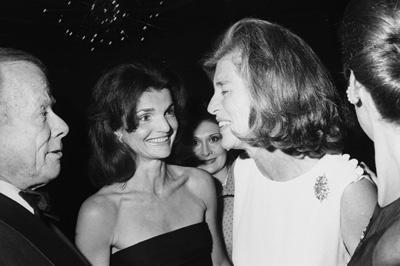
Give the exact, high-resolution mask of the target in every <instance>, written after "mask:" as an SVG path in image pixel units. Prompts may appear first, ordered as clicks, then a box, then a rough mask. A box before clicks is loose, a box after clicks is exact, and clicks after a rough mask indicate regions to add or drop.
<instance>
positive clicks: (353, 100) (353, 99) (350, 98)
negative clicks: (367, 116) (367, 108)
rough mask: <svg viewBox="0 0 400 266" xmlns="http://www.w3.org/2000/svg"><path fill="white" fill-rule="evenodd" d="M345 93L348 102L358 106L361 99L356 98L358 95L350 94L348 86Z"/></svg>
mask: <svg viewBox="0 0 400 266" xmlns="http://www.w3.org/2000/svg"><path fill="white" fill-rule="evenodd" d="M346 94H347V100H348V101H349V103H351V104H353V105H356V106H358V107H360V106H361V100H360V98H358V97H357V96H355V95H351V93H350V88H347V90H346Z"/></svg>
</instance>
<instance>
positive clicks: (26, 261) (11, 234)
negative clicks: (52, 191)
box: [0, 193, 90, 266]
mask: <svg viewBox="0 0 400 266" xmlns="http://www.w3.org/2000/svg"><path fill="white" fill-rule="evenodd" d="M3 265H4V266H25V265H26V266H28V265H29V266H50V265H57V266H58V265H61V266H63V265H65V266H81V265H85V266H89V265H90V264H89V263H88V262H87V260H85V258H84V257H83V255H82V254H81V253H80V252H79V251H78V250H77V249H76V248H75V247H74V246H73V245H72V243H70V242H68V240H67V239H66V238H65V237H64V239H63V238H62V237H60V236H59V235H58V234H57V233H55V232H54V231H53V230H51V229H50V228H49V227H47V226H46V225H45V224H44V223H43V222H42V221H41V220H39V219H38V218H37V217H36V216H35V215H33V214H32V213H31V212H29V211H28V210H27V209H25V208H24V207H23V206H21V205H20V204H18V203H17V202H15V201H13V200H12V199H10V198H8V197H6V196H4V195H3V194H1V193H0V266H3Z"/></svg>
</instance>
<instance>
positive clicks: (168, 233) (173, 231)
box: [112, 221, 206, 255]
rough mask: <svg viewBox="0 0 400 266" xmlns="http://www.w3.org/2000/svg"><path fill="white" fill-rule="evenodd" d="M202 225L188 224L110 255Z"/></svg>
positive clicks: (201, 223)
mask: <svg viewBox="0 0 400 266" xmlns="http://www.w3.org/2000/svg"><path fill="white" fill-rule="evenodd" d="M203 224H206V222H204V221H203V222H199V223H194V224H190V225H187V226H183V227H181V228H178V229H174V230H172V231H169V232H166V233H163V234H160V235H156V236H153V237H150V238H147V239H145V240H142V241H140V242H138V243H136V244H133V245H130V246H128V247H126V248H123V249H120V250H118V251H116V252H114V253H113V254H112V255H116V254H117V253H122V252H123V251H126V250H128V249H131V248H136V247H138V246H141V245H145V244H146V243H148V242H150V241H154V240H156V239H161V238H165V237H168V236H169V235H171V234H174V233H178V232H181V231H186V230H188V229H191V228H192V227H197V226H203Z"/></svg>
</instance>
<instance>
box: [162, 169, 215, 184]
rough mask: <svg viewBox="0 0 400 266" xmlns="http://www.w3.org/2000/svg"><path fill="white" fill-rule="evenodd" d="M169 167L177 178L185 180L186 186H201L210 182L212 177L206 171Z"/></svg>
mask: <svg viewBox="0 0 400 266" xmlns="http://www.w3.org/2000/svg"><path fill="white" fill-rule="evenodd" d="M169 167H171V169H173V171H174V172H175V173H176V176H177V178H184V179H186V181H187V182H188V184H195V185H201V184H207V183H209V182H212V178H213V177H212V176H211V175H210V174H209V173H208V172H207V171H204V170H201V169H198V168H194V167H185V166H178V165H170V166H169Z"/></svg>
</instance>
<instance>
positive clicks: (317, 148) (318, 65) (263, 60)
mask: <svg viewBox="0 0 400 266" xmlns="http://www.w3.org/2000/svg"><path fill="white" fill-rule="evenodd" d="M235 53H236V54H237V55H238V60H237V62H234V63H235V64H236V66H237V70H238V73H240V75H241V76H242V77H243V78H244V80H245V81H246V84H247V86H248V90H249V96H250V100H251V106H250V118H249V126H250V129H251V130H252V132H254V134H252V135H251V136H238V137H240V138H241V139H243V140H244V141H246V142H248V143H249V144H251V145H252V146H255V147H263V148H266V149H269V150H274V149H280V150H282V151H283V152H285V153H287V154H289V155H292V156H309V157H311V158H321V157H322V156H323V155H325V154H326V153H329V154H336V153H340V152H341V151H342V149H343V132H344V131H343V126H344V125H343V124H344V123H343V119H342V115H341V114H340V105H341V101H340V97H339V95H338V92H337V91H336V88H335V86H334V85H333V83H332V79H331V77H330V75H329V73H328V71H327V69H326V68H325V67H324V65H323V64H322V62H321V61H320V59H319V58H318V57H317V55H316V54H315V53H314V52H313V51H312V49H311V48H310V47H309V45H307V44H306V43H305V42H304V41H303V40H302V39H301V38H300V37H298V36H296V35H295V34H293V33H292V32H290V31H289V30H288V29H286V28H284V27H282V26H280V25H277V24H274V23H270V22H267V21H263V20H259V19H255V18H246V19H242V20H240V21H238V22H237V23H235V24H234V25H233V26H231V27H230V28H229V29H228V30H227V31H226V32H225V33H224V34H223V35H222V36H221V39H220V40H219V42H218V43H217V47H216V48H215V50H214V51H212V53H211V54H209V55H208V56H206V58H205V59H204V61H203V68H204V69H205V71H206V72H207V73H208V75H209V76H210V77H213V75H214V72H215V68H216V65H217V63H218V61H219V60H220V59H221V58H223V57H224V56H226V55H228V54H235Z"/></svg>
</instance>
